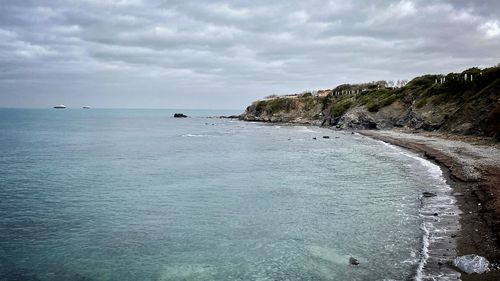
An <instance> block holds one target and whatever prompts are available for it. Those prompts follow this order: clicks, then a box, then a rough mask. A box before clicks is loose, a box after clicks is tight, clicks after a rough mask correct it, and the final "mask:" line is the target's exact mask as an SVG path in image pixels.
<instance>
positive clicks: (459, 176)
mask: <svg viewBox="0 0 500 281" xmlns="http://www.w3.org/2000/svg"><path fill="white" fill-rule="evenodd" d="M358 133H359V134H360V135H363V136H366V137H369V138H372V139H375V140H379V141H383V142H385V143H389V144H391V145H395V146H398V147H402V148H404V149H408V150H410V151H412V152H414V153H417V154H418V155H419V156H421V157H422V158H423V159H427V160H430V161H431V162H434V163H436V164H437V165H438V166H439V167H440V168H441V170H442V171H443V176H444V177H445V179H446V182H447V183H448V185H449V186H450V187H451V189H452V193H453V194H454V195H456V196H455V199H456V205H457V206H458V208H459V209H460V210H461V214H460V218H459V222H460V225H459V229H457V234H455V235H456V243H457V245H456V251H457V255H459V256H461V255H467V254H477V255H480V256H484V257H486V258H487V259H488V260H489V261H490V262H492V263H494V264H495V263H498V262H499V259H500V249H499V245H498V238H499V237H498V236H500V233H498V232H497V231H495V230H496V227H498V226H497V225H496V223H497V221H496V220H495V215H496V214H498V211H500V210H499V209H498V208H497V207H498V205H497V204H495V203H497V202H498V201H496V199H497V198H498V195H499V193H496V194H495V193H494V192H492V190H491V189H494V188H495V187H496V184H497V183H498V182H499V177H500V171H499V170H500V168H499V167H498V165H483V163H481V162H484V161H473V162H471V163H467V165H464V163H463V162H462V161H461V160H462V159H460V157H463V158H464V159H465V158H466V157H464V156H467V157H471V158H477V160H481V159H480V158H481V157H482V156H483V157H484V155H475V154H474V153H473V151H474V149H478V150H479V149H486V150H488V148H491V147H479V146H477V145H474V146H472V145H470V144H468V143H464V142H461V141H449V140H445V139H444V138H443V139H441V138H436V137H435V136H436V135H434V136H433V137H427V136H422V135H418V134H417V135H416V136H415V135H413V134H408V133H400V132H396V131H358ZM449 144H453V145H455V146H456V147H453V148H454V149H453V150H451V151H447V150H446V149H440V145H443V146H446V145H449ZM469 146H470V147H473V148H474V149H471V148H470V147H469ZM457 148H458V149H457ZM486 152H488V151H486ZM497 152H498V151H497ZM498 155H500V154H495V155H491V156H490V157H492V158H493V159H490V160H493V164H494V162H495V160H498V158H496V156H498ZM470 169H472V170H470ZM464 170H465V171H464ZM497 191H498V190H497ZM440 219H441V218H440ZM425 220H426V218H425V217H424V221H425ZM444 223H445V224H448V225H450V226H451V227H453V225H452V222H450V221H448V222H446V220H445V221H444ZM450 223H451V224H450ZM450 233H451V232H450ZM454 238H455V237H451V235H450V236H449V237H448V238H447V239H446V240H443V241H440V242H439V243H436V247H435V248H434V249H432V247H431V249H430V251H431V254H430V257H429V260H428V262H427V264H426V265H425V266H424V271H425V269H427V270H429V271H432V272H437V271H443V270H444V271H449V267H448V265H447V263H443V261H447V262H449V260H450V259H453V258H454V256H453V254H452V252H449V251H450V249H449V248H451V247H449V246H450V244H451V245H453V240H455V239H454ZM432 251H434V253H433V254H432ZM461 279H462V280H465V281H476V280H485V281H489V280H500V271H499V270H494V271H490V272H489V273H485V274H481V275H477V274H472V275H468V274H464V273H462V274H461ZM423 280H426V279H425V278H424V279H423ZM430 280H432V279H430Z"/></svg>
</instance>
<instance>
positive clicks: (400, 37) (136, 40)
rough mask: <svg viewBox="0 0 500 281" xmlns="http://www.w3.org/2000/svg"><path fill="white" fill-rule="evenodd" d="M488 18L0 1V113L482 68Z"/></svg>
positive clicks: (451, 7) (476, 6)
mask: <svg viewBox="0 0 500 281" xmlns="http://www.w3.org/2000/svg"><path fill="white" fill-rule="evenodd" d="M498 15H500V3H498V1H495V0H488V1H462V0H457V1H455V0H453V1H452V0H438V1H431V0H400V1H388V0H376V1H361V0H343V1H339V0H329V1H319V0H310V1H284V0H278V1H263V0H256V1H243V0H239V1H220V0H218V1H180V0H179V1H160V0H157V1H145V0H99V1H98V0H80V1H77V0H54V1H41V0H40V1H35V0H28V1H15V0H4V1H2V2H1V3H0V106H2V105H3V106H23V104H22V102H20V101H23V100H24V101H27V100H30V101H32V102H27V103H26V104H30V105H32V104H33V103H35V104H38V105H39V106H46V105H50V104H52V103H60V102H59V101H56V100H55V99H56V98H60V97H65V98H66V99H69V100H70V101H71V100H72V99H74V100H79V101H81V100H85V101H87V103H90V104H96V106H103V107H106V106H124V107H149V106H160V107H161V106H163V107H169V105H172V104H174V105H176V106H185V107H236V108H238V107H241V108H242V107H244V105H246V104H247V103H249V102H250V101H251V100H252V99H256V98H259V97H262V96H265V95H267V94H269V93H276V92H287V91H290V92H292V91H301V90H305V89H311V88H323V87H333V86H335V85H336V84H338V83H346V82H347V83H349V82H362V81H370V80H375V79H403V78H411V77H412V76H415V75H419V74H423V73H428V72H432V73H438V72H448V71H453V70H460V69H462V68H466V67H470V66H474V65H479V66H487V65H493V64H496V63H498V62H499V61H498V59H499V58H500V51H499V50H500V18H499V17H498ZM1 81H3V82H1ZM33 83H34V84H36V85H38V88H37V87H35V88H37V89H38V90H39V91H40V93H33V89H34V87H33V86H32V85H33ZM28 84H29V85H30V86H29V87H28V86H27V85H28ZM72 85H73V88H72ZM125 88H126V89H125ZM68 89H72V91H68ZM84 89H85V90H88V89H93V90H92V91H89V92H82V91H84ZM131 89H135V90H137V95H140V97H134V98H131V95H132V93H131V92H130V91H131ZM200 89H201V90H200ZM210 91H216V92H217V95H214V97H216V98H214V99H210V98H208V96H209V95H210ZM67 92H74V93H75V94H74V95H79V96H78V98H76V97H72V96H71V94H69V93H67ZM125 92H126V93H127V94H126V95H125V94H124V93H125ZM103 93H105V96H106V99H102V95H103ZM35 95H38V96H36V97H35ZM40 95H42V96H43V98H41V97H40ZM82 95H83V96H82ZM19 96H22V97H23V98H20V97H19ZM35 101H36V102H35ZM41 101H45V103H44V102H41ZM150 101H154V102H150ZM67 103H69V102H67Z"/></svg>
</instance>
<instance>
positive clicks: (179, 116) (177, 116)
mask: <svg viewBox="0 0 500 281" xmlns="http://www.w3.org/2000/svg"><path fill="white" fill-rule="evenodd" d="M174 117H175V118H187V115H185V114H183V113H174Z"/></svg>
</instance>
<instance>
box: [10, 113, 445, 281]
mask: <svg viewBox="0 0 500 281" xmlns="http://www.w3.org/2000/svg"><path fill="white" fill-rule="evenodd" d="M212 113H213V114H212ZM232 113H233V112H220V113H219V112H207V111H205V112H196V111H190V112H188V115H191V116H195V115H198V116H209V115H218V114H219V115H220V114H232ZM236 113H238V112H236ZM172 114H173V111H170V110H97V109H95V110H94V109H92V110H76V109H74V110H71V109H66V110H41V109H0V188H1V194H0V218H1V219H0V279H1V280H16V279H15V278H20V277H21V278H23V279H24V280H124V281H127V280H384V279H387V280H389V279H394V280H405V279H407V278H411V277H412V276H414V275H415V272H416V269H417V267H418V263H419V261H420V260H421V256H420V253H421V249H422V236H423V234H424V233H423V231H422V230H421V228H420V227H421V225H422V217H421V216H420V215H419V206H420V205H419V204H420V203H419V195H420V194H421V193H422V191H427V190H428V189H429V188H430V187H433V186H435V185H436V181H437V179H436V174H435V173H434V172H433V170H432V169H430V168H429V167H428V166H427V165H426V164H425V163H423V162H422V161H420V160H419V159H418V158H415V157H410V156H409V155H408V154H405V153H401V151H400V150H397V149H393V148H390V147H388V146H387V145H384V144H382V143H380V142H378V141H373V140H371V139H368V138H365V137H362V136H359V135H351V134H350V133H344V132H333V131H330V130H326V129H320V128H315V127H301V126H297V127H290V126H275V125H266V124H257V123H248V122H240V121H236V120H227V119H209V118H201V117H193V118H187V119H174V118H172V117H170V116H172ZM323 135H329V136H330V139H323V138H322V136H323ZM313 137H317V140H313V139H312V138H313ZM351 256H353V257H356V258H357V259H358V260H359V261H360V263H361V264H360V265H359V266H351V265H349V263H348V260H349V257H351ZM30 278H31V279H30Z"/></svg>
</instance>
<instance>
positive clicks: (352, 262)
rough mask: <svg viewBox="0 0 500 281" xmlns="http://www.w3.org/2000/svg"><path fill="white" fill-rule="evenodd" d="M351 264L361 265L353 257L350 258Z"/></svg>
mask: <svg viewBox="0 0 500 281" xmlns="http://www.w3.org/2000/svg"><path fill="white" fill-rule="evenodd" d="M349 263H350V264H352V265H359V261H358V260H357V259H355V258H353V257H350V258H349Z"/></svg>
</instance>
